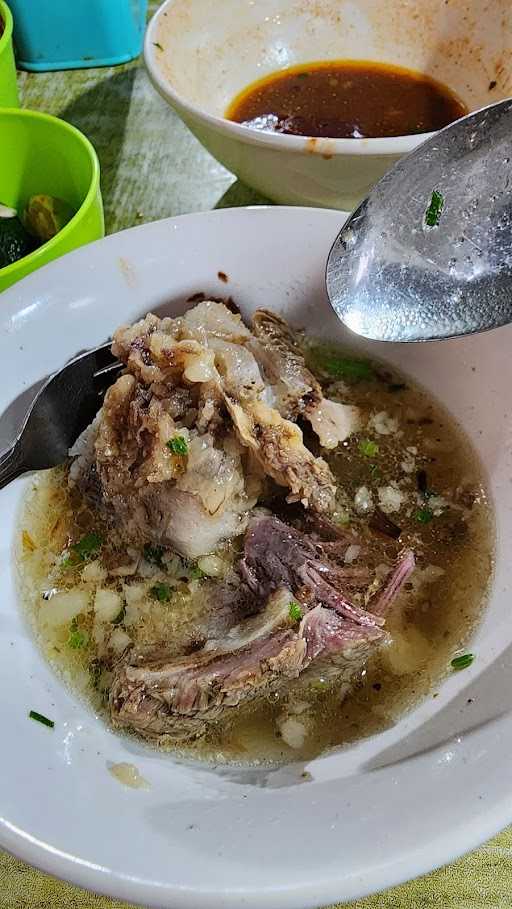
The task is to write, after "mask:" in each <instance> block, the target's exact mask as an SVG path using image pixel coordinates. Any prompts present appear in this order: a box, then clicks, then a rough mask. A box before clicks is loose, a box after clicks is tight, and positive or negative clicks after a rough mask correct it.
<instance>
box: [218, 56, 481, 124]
mask: <svg viewBox="0 0 512 909" xmlns="http://www.w3.org/2000/svg"><path fill="white" fill-rule="evenodd" d="M467 112H468V111H467V108H466V106H465V105H464V104H463V102H462V101H461V100H460V99H459V98H458V97H457V96H456V95H455V94H454V92H452V91H451V90H450V89H449V88H447V87H446V86H445V85H442V84H441V83H440V82H436V81H435V80H434V79H431V78H430V77H429V76H425V75H423V74H422V73H419V72H415V71H413V70H409V69H404V68H403V67H398V66H391V65H388V64H384V63H373V62H371V61H367V60H359V61H355V60H345V61H343V60H340V61H322V62H318V63H309V64H304V65H301V66H295V67H292V68H290V69H286V70H280V71H279V72H276V73H271V74H270V75H268V76H265V77H264V78H263V79H260V80H258V81H257V82H254V83H252V84H251V85H249V86H248V87H247V88H246V89H244V91H242V92H241V93H240V94H239V95H237V97H236V98H235V99H234V100H233V101H232V103H231V104H230V106H229V108H228V110H227V111H226V117H227V119H229V120H233V121H235V122H237V123H242V124H243V125H244V126H250V127H253V128H254V129H260V130H265V131H270V132H277V133H286V134H288V135H296V136H323V137H328V138H332V139H342V138H352V139H360V138H381V137H385V136H407V135H414V134H416V133H427V132H431V131H433V130H437V129H441V128H442V127H443V126H447V125H448V124H449V123H452V122H453V121H454V120H457V119H458V118H459V117H463V116H464V115H465V114H467Z"/></svg>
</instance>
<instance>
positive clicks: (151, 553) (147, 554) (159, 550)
mask: <svg viewBox="0 0 512 909" xmlns="http://www.w3.org/2000/svg"><path fill="white" fill-rule="evenodd" d="M164 552H165V549H164V547H163V546H152V545H151V543H146V545H145V546H144V549H143V555H144V558H145V559H146V562H151V564H152V565H158V567H159V568H163V567H164V563H163V561H162V556H163V554H164Z"/></svg>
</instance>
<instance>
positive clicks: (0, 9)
mask: <svg viewBox="0 0 512 909" xmlns="http://www.w3.org/2000/svg"><path fill="white" fill-rule="evenodd" d="M0 17H1V19H2V22H3V24H4V30H3V33H2V37H1V38H0V54H2V53H3V51H4V50H5V48H6V47H7V45H8V44H10V43H11V40H12V33H13V29H14V19H13V17H12V13H11V11H10V9H9V7H8V6H7V3H6V2H5V0H0Z"/></svg>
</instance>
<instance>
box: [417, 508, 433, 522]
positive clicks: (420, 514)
mask: <svg viewBox="0 0 512 909" xmlns="http://www.w3.org/2000/svg"><path fill="white" fill-rule="evenodd" d="M433 517H434V512H433V511H432V509H431V508H420V509H419V511H417V512H416V520H417V521H419V523H420V524H430V521H431V520H432V518H433Z"/></svg>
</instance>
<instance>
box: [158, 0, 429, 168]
mask: <svg viewBox="0 0 512 909" xmlns="http://www.w3.org/2000/svg"><path fill="white" fill-rule="evenodd" d="M174 3H175V0H165V2H164V3H162V5H161V6H160V7H159V8H158V9H157V10H156V12H155V13H154V14H153V16H152V18H151V20H150V22H149V24H148V27H147V29H146V35H145V38H144V49H143V57H144V64H145V66H146V69H147V72H148V75H149V78H150V80H151V82H152V83H153V86H154V87H155V88H156V90H157V91H158V93H159V94H160V95H161V96H162V98H164V100H166V101H167V102H169V103H170V104H171V105H172V106H173V107H176V108H177V109H178V111H185V112H186V113H187V114H189V115H190V116H191V117H194V118H196V119H198V120H201V121H203V122H205V123H207V124H208V125H209V126H210V127H211V128H212V129H213V130H215V131H216V132H218V133H223V134H224V135H228V136H231V138H237V139H239V140H240V141H242V142H244V143H246V144H248V145H255V146H263V147H265V146H266V147H267V148H275V149H277V150H281V151H286V152H291V153H302V154H303V153H304V152H307V153H308V154H315V153H317V154H319V155H323V154H326V153H328V154H329V156H332V157H336V156H337V155H351V156H353V157H354V156H355V157H360V156H370V157H372V156H374V155H379V156H388V157H396V156H397V155H404V154H407V153H408V152H410V151H412V150H413V149H414V148H416V146H417V145H420V144H421V143H422V142H425V141H426V140H427V139H430V138H431V136H433V135H435V132H428V133H415V134H414V135H410V136H386V137H384V138H380V139H366V138H364V139H334V138H328V137H320V138H315V137H312V136H288V135H285V134H284V133H270V132H268V133H266V132H263V131H260V130H256V129H251V127H249V126H242V125H241V124H240V123H235V122H234V121H233V120H227V119H226V118H225V117H218V116H215V115H214V114H209V113H208V112H207V111H205V110H204V109H203V108H201V107H198V106H197V105H196V104H192V103H191V102H190V101H187V100H186V99H185V98H184V97H183V95H180V94H179V92H177V91H176V90H175V89H174V88H173V86H172V85H171V83H170V81H169V80H168V79H166V78H164V76H163V75H162V73H161V70H160V67H159V64H158V60H157V55H156V54H157V51H158V47H157V46H156V44H157V42H155V40H154V39H155V37H156V32H157V29H158V26H159V24H160V21H161V19H162V18H163V17H164V16H165V15H166V14H167V11H168V9H170V7H172V6H173V4H174ZM305 62H306V61H305ZM313 143H314V144H313Z"/></svg>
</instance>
